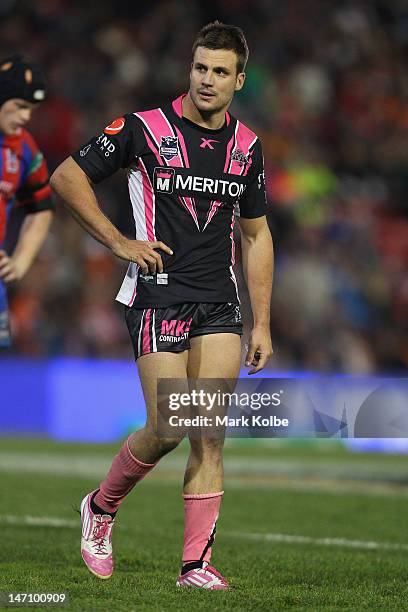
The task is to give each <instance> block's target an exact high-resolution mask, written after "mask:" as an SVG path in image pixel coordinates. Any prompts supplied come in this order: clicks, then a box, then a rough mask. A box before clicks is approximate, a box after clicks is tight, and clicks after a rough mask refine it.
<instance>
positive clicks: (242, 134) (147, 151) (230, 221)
mask: <svg viewBox="0 0 408 612" xmlns="http://www.w3.org/2000/svg"><path fill="white" fill-rule="evenodd" d="M182 98H183V96H180V97H179V98H177V99H176V100H174V102H173V103H172V104H169V105H168V106H163V107H162V108H156V109H153V110H147V111H142V112H136V113H132V114H126V115H125V116H124V117H121V118H119V119H116V120H115V121H114V122H113V123H111V124H110V125H109V126H108V127H106V128H105V129H104V131H103V132H102V134H100V135H99V136H97V137H94V138H92V140H91V141H90V142H89V143H87V144H86V145H84V146H83V147H82V148H81V150H79V151H77V152H76V153H74V155H73V158H74V160H75V161H76V162H77V163H78V165H79V166H80V167H81V168H82V169H83V171H84V172H85V173H86V174H87V175H88V177H89V178H90V179H91V180H92V181H93V182H94V183H98V182H100V181H101V180H103V179H104V178H106V177H108V176H110V175H111V174H113V173H114V172H116V171H117V170H118V169H119V168H128V183H129V194H130V200H131V203H132V207H133V215H134V220H135V225H136V239H138V240H149V241H155V240H161V241H162V242H164V243H165V244H167V245H168V246H169V247H170V248H171V249H172V250H173V253H174V254H173V255H167V254H166V253H162V252H161V253H160V254H161V256H162V259H163V266H164V271H163V273H162V274H155V275H151V274H142V273H141V271H140V270H139V267H138V266H137V265H136V264H134V263H131V264H130V265H129V268H128V271H127V274H126V277H125V279H124V281H123V284H122V287H121V289H120V291H119V294H118V296H117V299H118V300H119V301H120V302H122V303H124V304H126V305H128V306H134V307H136V308H146V307H153V308H154V307H156V308H159V307H163V306H170V305H173V304H179V303H185V302H232V303H237V302H238V294H237V287H236V281H235V276H234V271H233V266H234V262H235V258H234V238H233V230H234V221H235V212H237V210H238V208H239V214H240V216H241V217H244V218H249V219H252V218H256V217H261V216H263V215H265V212H266V198H265V185H264V171H263V157H262V148H261V144H260V141H259V139H258V137H257V136H256V134H255V133H254V132H252V131H251V130H250V129H249V128H248V127H246V126H245V125H244V124H243V123H241V122H240V121H238V120H237V119H235V118H234V117H232V116H231V115H230V114H229V113H227V114H226V118H225V124H224V126H223V127H222V128H221V129H219V130H209V129H206V128H203V127H201V126H198V125H197V124H195V123H193V122H191V121H189V120H188V119H186V118H185V117H183V116H182Z"/></svg>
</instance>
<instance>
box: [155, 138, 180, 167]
mask: <svg viewBox="0 0 408 612" xmlns="http://www.w3.org/2000/svg"><path fill="white" fill-rule="evenodd" d="M178 154H179V148H178V138H177V136H162V137H161V143H160V155H161V156H162V157H164V159H165V160H167V161H170V160H171V159H173V157H177V155H178Z"/></svg>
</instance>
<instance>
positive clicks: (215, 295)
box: [51, 22, 273, 590]
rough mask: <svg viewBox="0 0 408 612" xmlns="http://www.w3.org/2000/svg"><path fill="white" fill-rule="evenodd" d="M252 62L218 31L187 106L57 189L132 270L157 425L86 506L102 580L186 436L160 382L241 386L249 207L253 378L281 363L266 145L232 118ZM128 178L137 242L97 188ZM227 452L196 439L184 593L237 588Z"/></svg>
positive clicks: (85, 541)
mask: <svg viewBox="0 0 408 612" xmlns="http://www.w3.org/2000/svg"><path fill="white" fill-rule="evenodd" d="M247 58H248V47H247V44H246V41H245V37H244V34H243V32H242V30H241V29H240V28H238V27H235V26H231V25H224V24H221V23H219V22H214V23H211V24H208V25H207V26H205V27H204V28H203V29H202V30H201V31H200V32H199V34H198V36H197V38H196V40H195V42H194V46H193V57H192V64H191V71H190V87H189V91H188V93H187V94H183V95H180V96H179V97H178V98H177V99H176V100H174V101H172V102H170V103H168V104H165V105H164V106H162V107H161V108H156V109H153V110H145V111H141V112H134V113H129V114H125V115H124V116H123V117H119V118H117V119H115V120H114V121H113V122H112V123H110V124H109V125H108V126H107V127H106V128H105V129H104V130H103V131H102V132H101V134H99V135H98V136H96V137H94V138H92V139H91V140H90V141H89V142H88V143H86V144H85V145H84V146H82V147H81V149H80V150H79V151H77V152H76V153H74V154H73V155H72V157H70V158H68V159H67V160H65V161H64V162H63V163H62V164H61V166H60V167H59V168H58V169H57V170H56V171H55V173H54V174H53V176H52V177H51V185H52V187H53V188H54V190H55V191H56V193H57V194H58V195H59V196H60V197H61V198H62V199H63V200H64V201H65V203H66V205H67V207H68V208H69V209H70V210H71V211H72V213H73V215H74V216H75V217H76V218H77V219H78V221H79V223H81V225H82V226H83V227H84V228H85V229H86V230H87V231H88V232H89V233H90V234H91V235H92V236H93V237H94V238H96V239H97V240H99V241H100V242H101V243H102V244H104V245H106V246H107V247H108V248H109V249H110V250H111V251H112V252H113V253H114V254H115V255H116V256H118V257H120V258H122V259H124V260H127V261H129V262H130V264H129V268H128V271H127V274H126V277H125V279H124V281H123V284H122V287H121V289H120V291H119V294H118V296H117V299H118V300H119V301H120V302H122V303H123V304H125V307H126V315H125V316H126V321H127V325H128V328H129V332H130V336H131V339H132V343H133V348H134V352H135V358H136V360H137V366H138V370H139V375H140V379H141V383H142V387H143V392H144V396H145V400H146V407H147V422H146V425H145V427H143V429H140V430H139V431H137V432H136V433H133V434H132V435H130V436H129V438H128V439H127V440H126V442H125V443H124V444H123V446H122V448H121V449H120V451H119V453H118V454H117V455H116V457H115V458H114V460H113V463H112V466H111V468H110V471H109V473H108V474H107V476H106V478H105V479H104V480H103V482H101V484H100V486H99V488H97V489H96V490H95V491H92V492H90V493H89V494H88V495H86V497H85V498H84V499H83V500H82V504H81V516H82V541H81V550H82V557H83V560H84V561H85V563H86V565H87V566H88V568H89V570H90V571H91V572H93V573H94V574H96V575H97V576H99V577H100V578H109V577H110V576H111V574H112V570H113V559H112V546H111V532H112V527H113V525H114V521H115V516H116V512H117V510H118V508H119V506H120V504H121V503H122V502H123V500H124V498H125V497H126V496H127V495H128V494H129V492H130V491H131V490H132V489H133V487H134V486H135V485H136V484H137V483H138V482H140V481H141V480H142V478H144V477H145V476H146V475H147V474H148V473H149V472H150V471H151V470H152V469H153V468H154V466H155V465H156V464H157V463H158V461H159V460H160V458H161V457H163V456H164V455H165V454H166V453H168V452H169V451H171V450H172V449H174V448H175V447H176V446H177V445H178V444H179V442H180V440H181V438H182V436H181V435H180V436H179V435H173V436H170V437H165V438H162V437H160V436H159V435H158V433H157V431H156V427H155V423H156V416H157V381H158V379H160V378H163V377H167V378H175V379H179V380H184V379H185V380H186V379H187V377H189V378H193V379H197V378H210V379H211V378H225V379H236V378H237V376H238V374H239V371H240V359H241V346H240V336H241V333H242V323H241V315H240V308H239V299H238V294H237V287H236V281H235V276H234V271H233V265H234V238H233V228H234V221H235V214H234V213H235V209H236V206H237V205H238V206H239V223H240V229H241V235H242V254H243V267H244V273H245V275H246V279H247V284H248V288H249V294H250V299H251V305H252V311H253V318H254V325H253V329H252V333H251V337H250V341H249V348H248V351H247V354H246V358H245V362H246V366H251V369H250V371H249V373H250V374H253V373H255V372H259V371H260V370H262V368H263V367H264V366H265V364H266V362H267V360H268V358H269V357H270V355H271V353H272V346H271V338H270V328H269V312H270V295H271V286H272V259H273V251H272V240H271V235H270V232H269V229H268V225H267V221H266V217H265V212H266V202H265V188H264V171H263V157H262V149H261V144H260V141H259V138H258V137H257V136H256V134H254V132H252V131H251V130H250V129H249V128H248V127H246V126H245V125H244V124H243V123H241V122H240V121H238V120H237V119H236V118H235V117H233V116H232V115H231V114H230V113H229V112H228V108H229V106H230V104H231V101H232V98H233V96H234V93H235V92H236V91H239V90H240V89H241V88H242V87H243V85H244V81H245V73H244V69H245V64H246V61H247ZM119 168H127V169H128V183H129V193H130V199H131V202H132V206H133V213H134V219H135V225H136V240H131V239H128V238H126V237H125V236H123V235H122V234H121V233H120V232H119V231H118V230H117V229H116V228H115V227H114V226H113V224H112V223H111V222H110V221H109V220H108V219H107V218H106V216H105V215H104V214H103V213H102V212H101V210H100V208H99V206H98V203H97V200H96V198H95V195H94V192H93V190H92V183H99V182H100V181H102V180H103V179H105V178H106V177H108V176H110V175H111V174H113V173H114V172H116V171H117V170H118V169H119ZM112 409H113V410H114V409H115V407H114V406H113V407H112ZM222 446H223V441H222V440H215V439H210V438H209V437H204V436H202V437H198V439H192V438H191V439H190V455H189V459H188V464H187V468H186V472H185V478H184V514H185V530H184V549H183V555H182V567H181V572H180V575H179V577H178V579H177V582H176V584H177V585H178V586H190V587H197V588H208V589H217V590H218V589H219V590H221V589H227V588H228V582H227V580H226V579H225V578H224V577H223V576H222V575H221V574H220V573H219V572H218V571H217V570H216V569H215V568H214V567H213V566H212V565H210V558H211V550H212V545H213V542H214V536H215V528H216V522H217V518H218V514H219V509H220V503H221V498H222V495H223V490H222V483H223V468H222Z"/></svg>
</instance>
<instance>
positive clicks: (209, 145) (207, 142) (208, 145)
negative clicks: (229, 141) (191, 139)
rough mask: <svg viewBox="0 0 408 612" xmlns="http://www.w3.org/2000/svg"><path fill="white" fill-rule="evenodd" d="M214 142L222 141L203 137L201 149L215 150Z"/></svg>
mask: <svg viewBox="0 0 408 612" xmlns="http://www.w3.org/2000/svg"><path fill="white" fill-rule="evenodd" d="M213 142H220V141H219V140H213V139H212V138H201V144H200V149H207V148H208V149H211V150H212V151H214V147H213V146H212V143H213Z"/></svg>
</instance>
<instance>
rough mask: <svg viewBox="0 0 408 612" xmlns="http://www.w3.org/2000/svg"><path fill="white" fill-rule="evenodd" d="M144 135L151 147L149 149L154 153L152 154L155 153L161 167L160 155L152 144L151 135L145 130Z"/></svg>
mask: <svg viewBox="0 0 408 612" xmlns="http://www.w3.org/2000/svg"><path fill="white" fill-rule="evenodd" d="M143 134H144V135H145V138H146V142H147V146H148V147H149V149H150V150H151V151H152V153H154V155H155V156H156V159H157V162H158V163H159V164H160V165H161V163H162V160H161V157H160V155H159V154H158V152H157V149H156V147H155V146H154V144H153V143H152V141H151V140H150V138H149V135H148V134H147V132H146V131H145V130H143Z"/></svg>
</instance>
